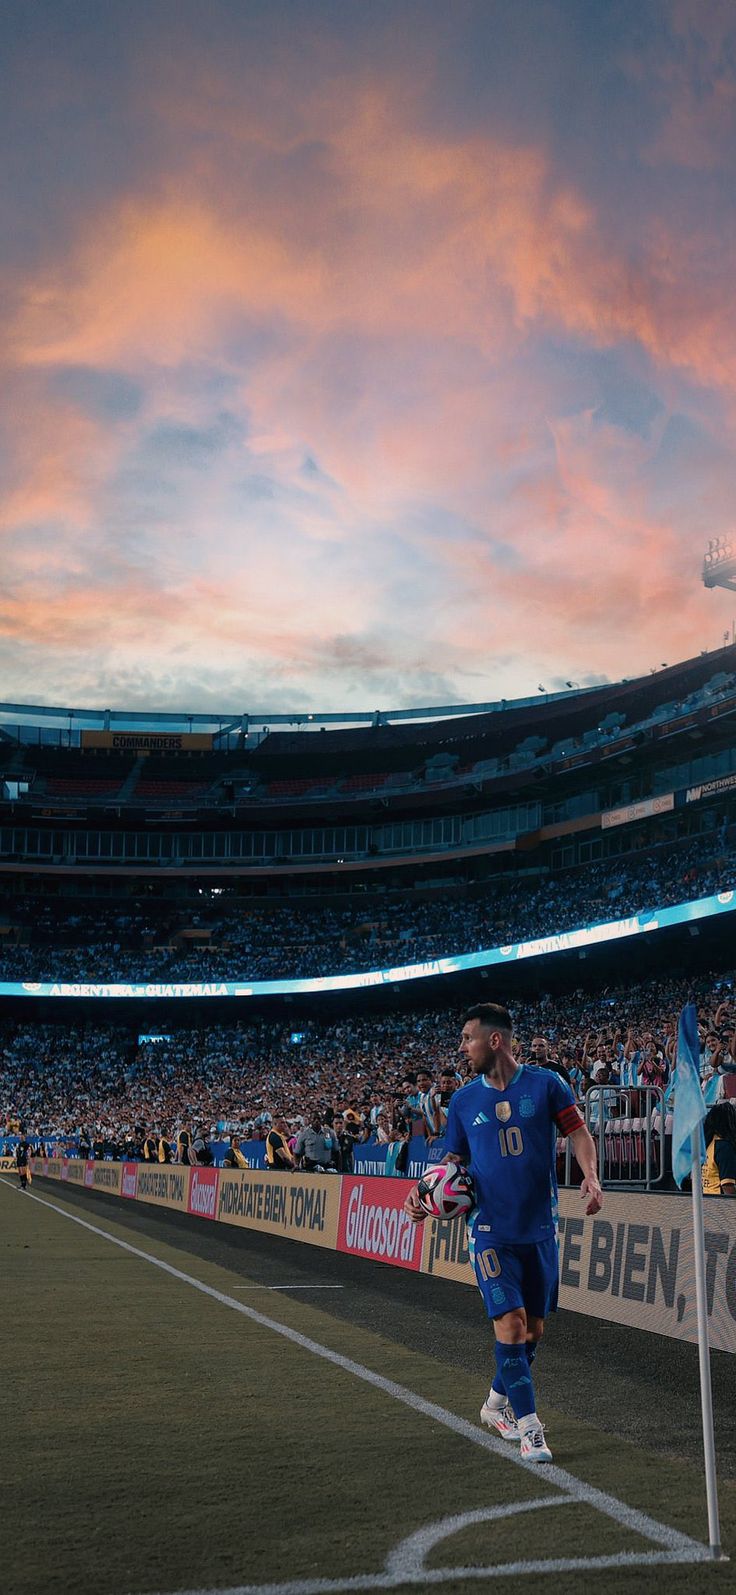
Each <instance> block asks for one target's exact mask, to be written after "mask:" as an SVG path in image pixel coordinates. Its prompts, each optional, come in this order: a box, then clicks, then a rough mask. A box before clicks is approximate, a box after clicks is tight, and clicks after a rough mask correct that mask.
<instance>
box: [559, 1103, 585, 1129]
mask: <svg viewBox="0 0 736 1595" xmlns="http://www.w3.org/2000/svg"><path fill="white" fill-rule="evenodd" d="M584 1123H585V1120H584V1118H583V1116H582V1113H581V1112H580V1109H579V1108H577V1107H576V1106H575V1103H574V1102H571V1103H569V1105H568V1107H566V1108H561V1109H560V1112H559V1113H556V1114H555V1124H556V1125H557V1128H558V1130H561V1131H562V1134H563V1135H572V1134H573V1131H574V1130H579V1129H580V1127H581V1125H583V1124H584Z"/></svg>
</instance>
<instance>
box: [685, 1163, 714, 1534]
mask: <svg viewBox="0 0 736 1595" xmlns="http://www.w3.org/2000/svg"><path fill="white" fill-rule="evenodd" d="M692 1183H693V1251H694V1252H695V1300H696V1305H697V1311H698V1361H699V1364H700V1406H701V1410H702V1415H703V1454H704V1457H705V1494H706V1500H707V1502H708V1540H709V1543H710V1554H711V1556H712V1558H713V1560H714V1562H717V1561H720V1558H721V1528H720V1523H719V1520H718V1479H717V1476H716V1442H715V1435H714V1433H713V1394H712V1391H711V1382H710V1346H709V1343H708V1308H707V1304H706V1299H705V1235H704V1231H703V1184H702V1177H701V1164H700V1159H699V1157H698V1155H697V1153H696V1154H695V1156H694V1158H693V1161H692Z"/></svg>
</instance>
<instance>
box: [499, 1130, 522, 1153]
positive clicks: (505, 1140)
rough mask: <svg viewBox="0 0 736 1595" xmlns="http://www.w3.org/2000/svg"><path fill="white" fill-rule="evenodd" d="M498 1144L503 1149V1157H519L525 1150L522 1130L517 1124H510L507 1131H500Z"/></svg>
mask: <svg viewBox="0 0 736 1595" xmlns="http://www.w3.org/2000/svg"><path fill="white" fill-rule="evenodd" d="M498 1144H499V1146H500V1148H501V1157H519V1156H520V1154H521V1153H522V1152H523V1150H524V1139H523V1136H522V1133H521V1130H519V1129H518V1128H517V1126H516V1125H515V1124H510V1125H509V1127H508V1129H507V1130H504V1129H501V1130H499V1132H498Z"/></svg>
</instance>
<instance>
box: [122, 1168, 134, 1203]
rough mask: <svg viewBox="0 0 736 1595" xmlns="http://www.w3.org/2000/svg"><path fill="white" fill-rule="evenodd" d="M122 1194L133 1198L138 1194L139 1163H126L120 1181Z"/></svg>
mask: <svg viewBox="0 0 736 1595" xmlns="http://www.w3.org/2000/svg"><path fill="white" fill-rule="evenodd" d="M120 1195H121V1196H129V1197H132V1198H133V1199H134V1198H135V1197H136V1196H137V1195H138V1164H137V1163H124V1164H123V1177H122V1180H121V1183H120Z"/></svg>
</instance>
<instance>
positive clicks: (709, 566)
mask: <svg viewBox="0 0 736 1595" xmlns="http://www.w3.org/2000/svg"><path fill="white" fill-rule="evenodd" d="M703 585H704V586H705V587H726V588H728V590H729V591H730V592H732V593H733V592H736V542H734V540H733V539H732V538H730V537H711V538H710V539H709V541H708V547H707V549H706V551H705V554H704V556H703Z"/></svg>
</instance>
